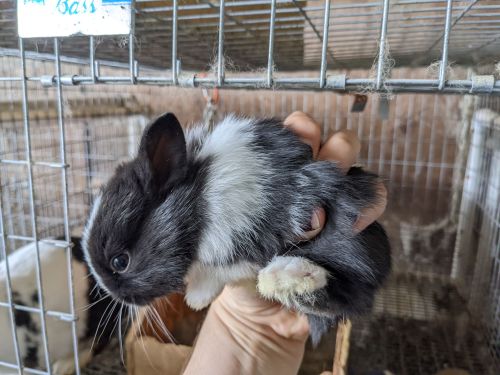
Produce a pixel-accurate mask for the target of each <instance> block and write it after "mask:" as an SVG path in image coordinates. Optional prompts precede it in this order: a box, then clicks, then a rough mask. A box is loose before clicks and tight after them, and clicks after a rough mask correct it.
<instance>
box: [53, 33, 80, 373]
mask: <svg viewBox="0 0 500 375" xmlns="http://www.w3.org/2000/svg"><path fill="white" fill-rule="evenodd" d="M54 53H55V57H56V60H55V71H56V77H57V84H56V89H57V123H58V130H59V148H60V155H59V157H60V163H61V165H63V166H65V167H62V168H61V184H62V188H61V190H62V208H63V220H64V237H65V240H66V242H68V245H67V246H66V249H65V250H66V268H67V270H68V291H69V309H70V314H71V315H72V318H73V319H72V320H71V323H70V324H71V335H72V341H73V358H74V361H75V373H76V375H80V364H79V357H78V336H77V331H76V328H77V327H76V320H77V318H76V311H75V293H74V287H73V263H72V260H73V255H72V250H71V249H72V247H73V246H72V245H70V244H69V242H70V238H71V234H70V228H69V201H68V176H67V174H68V171H67V169H66V166H67V164H68V163H67V160H66V132H65V125H64V105H63V92H62V91H63V88H62V84H61V79H60V78H61V59H60V53H59V39H57V38H55V39H54Z"/></svg>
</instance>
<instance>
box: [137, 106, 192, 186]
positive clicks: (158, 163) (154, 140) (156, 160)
mask: <svg viewBox="0 0 500 375" xmlns="http://www.w3.org/2000/svg"><path fill="white" fill-rule="evenodd" d="M139 156H140V157H145V158H146V159H147V161H148V162H149V166H150V169H151V175H152V183H153V186H154V187H155V188H157V189H158V190H162V189H164V188H167V187H168V186H171V184H172V183H174V182H175V181H177V180H179V179H180V178H182V177H184V176H185V173H186V168H187V161H186V140H185V139H184V132H183V131H182V127H181V124H180V123H179V121H178V120H177V118H176V117H175V115H174V114H172V113H165V114H163V115H161V116H160V117H158V118H157V119H156V120H155V121H154V122H153V123H152V124H150V125H149V126H148V127H147V128H146V129H145V130H144V133H143V135H142V139H141V144H140V147H139Z"/></svg>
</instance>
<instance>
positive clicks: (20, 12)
mask: <svg viewBox="0 0 500 375" xmlns="http://www.w3.org/2000/svg"><path fill="white" fill-rule="evenodd" d="M17 25H18V34H19V36H20V37H21V38H41V37H59V36H61V37H62V36H70V35H126V34H129V33H130V31H131V27H132V0H18V2H17Z"/></svg>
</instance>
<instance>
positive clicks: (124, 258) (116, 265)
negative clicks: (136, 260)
mask: <svg viewBox="0 0 500 375" xmlns="http://www.w3.org/2000/svg"><path fill="white" fill-rule="evenodd" d="M129 263H130V257H129V255H128V253H121V254H118V255H117V256H115V257H114V258H112V259H111V268H112V269H113V271H115V272H118V273H123V272H125V271H126V270H127V268H128V265H129Z"/></svg>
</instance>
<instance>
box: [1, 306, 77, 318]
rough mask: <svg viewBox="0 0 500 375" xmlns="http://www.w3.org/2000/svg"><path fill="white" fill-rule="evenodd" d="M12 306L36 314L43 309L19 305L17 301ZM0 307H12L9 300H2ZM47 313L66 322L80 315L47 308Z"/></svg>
mask: <svg viewBox="0 0 500 375" xmlns="http://www.w3.org/2000/svg"><path fill="white" fill-rule="evenodd" d="M12 306H14V308H15V309H16V310H19V311H26V312H29V313H34V314H41V313H42V310H41V309H39V308H37V307H29V306H24V305H19V304H16V303H13V304H12ZM0 307H10V305H9V303H7V302H0ZM45 314H46V315H48V316H52V317H54V318H57V319H59V320H63V321H65V322H72V321H76V320H78V316H76V315H71V314H68V313H64V312H61V311H53V310H47V311H45Z"/></svg>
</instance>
